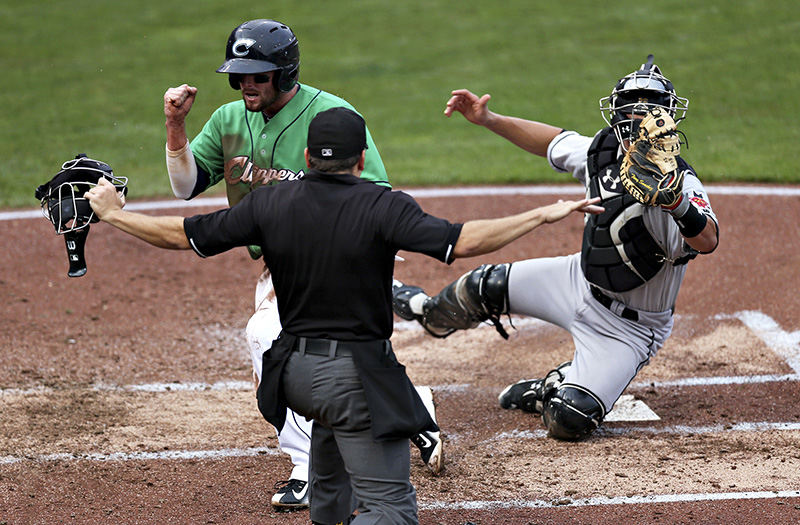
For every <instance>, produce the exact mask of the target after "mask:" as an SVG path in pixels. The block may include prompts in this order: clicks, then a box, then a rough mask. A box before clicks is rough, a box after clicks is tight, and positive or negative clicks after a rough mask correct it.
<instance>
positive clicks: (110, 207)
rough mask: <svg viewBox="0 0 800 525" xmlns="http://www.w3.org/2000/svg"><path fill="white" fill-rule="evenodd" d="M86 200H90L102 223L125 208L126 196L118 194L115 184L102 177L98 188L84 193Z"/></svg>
mask: <svg viewBox="0 0 800 525" xmlns="http://www.w3.org/2000/svg"><path fill="white" fill-rule="evenodd" d="M83 196H84V198H86V199H88V200H89V204H90V205H91V206H92V209H93V210H94V213H95V215H97V218H98V219H100V220H101V221H104V220H106V219H107V218H108V217H109V215H111V214H113V213H114V212H115V211H118V210H121V209H122V207H123V206H125V196H124V195H123V194H122V193H121V192H117V190H116V188H115V187H114V185H113V184H111V183H110V182H108V180H106V179H105V178H104V177H101V178H100V180H99V181H98V182H97V186H95V187H94V188H92V189H90V190H89V191H87V192H86V193H84V195H83Z"/></svg>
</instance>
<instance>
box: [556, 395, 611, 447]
mask: <svg viewBox="0 0 800 525" xmlns="http://www.w3.org/2000/svg"><path fill="white" fill-rule="evenodd" d="M605 415H606V410H605V408H603V404H602V403H601V402H600V400H599V399H597V397H595V395H594V394H592V393H591V392H589V391H588V390H585V389H583V388H581V387H579V386H576V385H563V386H560V387H559V388H558V389H556V390H554V391H553V392H552V394H551V396H550V398H549V399H545V402H544V410H543V411H542V420H543V421H544V426H545V427H547V431H548V434H549V435H550V437H554V438H556V439H563V440H566V441H577V440H579V439H583V438H585V437H588V436H589V435H590V434H591V433H592V432H594V430H595V429H596V428H597V427H598V426H600V423H602V422H603V418H604V417H605Z"/></svg>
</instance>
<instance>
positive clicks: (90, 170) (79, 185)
mask: <svg viewBox="0 0 800 525" xmlns="http://www.w3.org/2000/svg"><path fill="white" fill-rule="evenodd" d="M101 177H103V178H106V179H108V181H109V182H111V184H113V185H114V186H115V187H116V188H117V191H121V192H122V194H123V195H125V194H126V193H127V191H128V188H127V184H128V178H127V177H118V176H116V175H114V172H113V171H112V170H111V167H110V166H109V165H108V164H106V163H105V162H102V161H99V160H94V159H90V158H89V157H87V156H86V154H84V153H80V154H78V155H76V156H75V158H74V159H70V160H68V161H66V162H64V163H63V164H62V165H61V171H59V172H58V173H56V174H55V175H54V176H53V178H52V179H50V180H49V181H48V182H46V183H44V184H42V185H41V186H39V187H38V188H36V192H35V196H36V198H37V199H39V201H40V202H41V205H42V213H43V214H44V216H45V217H46V218H47V219H48V220H49V221H50V222H51V223H53V226H54V227H55V229H56V234H58V235H64V242H65V243H66V245H67V257H68V258H69V271H68V272H67V275H69V276H70V277H80V276H82V275H84V274H85V273H86V260H85V258H84V255H83V247H84V244H85V243H86V237H87V236H88V235H89V224H90V223H92V222H97V221H98V219H97V217H95V215H94V210H92V207H91V205H90V204H89V201H88V200H87V199H86V198H84V196H83V195H84V193H86V192H87V191H89V190H90V189H91V188H92V187H94V186H96V185H97V182H98V181H99V180H100V178H101Z"/></svg>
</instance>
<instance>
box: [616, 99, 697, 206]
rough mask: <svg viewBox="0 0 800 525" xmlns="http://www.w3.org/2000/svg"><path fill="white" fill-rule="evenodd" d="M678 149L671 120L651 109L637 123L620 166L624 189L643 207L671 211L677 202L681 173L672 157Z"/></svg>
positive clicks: (657, 109) (674, 126) (667, 114)
mask: <svg viewBox="0 0 800 525" xmlns="http://www.w3.org/2000/svg"><path fill="white" fill-rule="evenodd" d="M680 150H681V144H680V139H679V137H678V133H677V127H676V125H675V121H674V120H673V119H672V117H671V116H670V115H669V113H667V112H666V111H663V110H661V109H660V108H654V109H652V110H651V111H650V112H648V114H647V116H645V117H644V118H643V119H642V121H641V122H640V123H639V133H638V136H637V138H636V140H635V141H634V142H633V144H631V145H630V146H629V147H628V150H627V151H626V152H625V157H624V158H623V159H622V165H621V166H620V170H619V171H620V181H621V182H622V185H623V186H624V187H625V190H626V191H627V192H628V193H629V194H630V195H631V196H632V197H633V198H634V199H636V200H637V201H639V202H641V203H642V204H644V205H646V206H663V207H664V208H672V207H674V206H675V205H677V204H678V202H679V201H680V200H681V191H682V189H683V174H682V173H681V172H679V171H678V162H677V161H676V160H675V157H677V156H678V154H679V153H680Z"/></svg>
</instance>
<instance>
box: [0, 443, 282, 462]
mask: <svg viewBox="0 0 800 525" xmlns="http://www.w3.org/2000/svg"><path fill="white" fill-rule="evenodd" d="M279 454H281V451H280V450H278V449H275V448H268V447H253V448H223V449H218V450H164V451H161V452H110V453H107V454H102V453H98V452H92V453H87V454H78V453H74V454H67V453H61V454H44V455H38V456H35V455H28V456H4V457H0V465H11V464H13V463H20V462H22V461H31V462H43V463H44V462H50V461H99V462H105V461H152V460H181V459H224V458H241V457H252V456H265V455H266V456H276V455H279Z"/></svg>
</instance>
